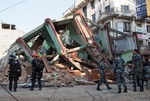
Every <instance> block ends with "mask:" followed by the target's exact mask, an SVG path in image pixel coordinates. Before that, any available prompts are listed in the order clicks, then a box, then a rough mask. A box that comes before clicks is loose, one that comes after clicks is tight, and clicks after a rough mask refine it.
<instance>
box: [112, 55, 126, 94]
mask: <svg viewBox="0 0 150 101" xmlns="http://www.w3.org/2000/svg"><path fill="white" fill-rule="evenodd" d="M116 55H117V57H116V58H115V59H114V61H113V66H114V74H115V76H116V81H117V84H118V92H117V93H121V92H122V91H121V84H122V85H123V86H124V91H123V92H127V86H126V82H125V78H124V75H123V74H124V67H125V66H124V60H123V59H122V58H121V54H120V53H117V54H116Z"/></svg>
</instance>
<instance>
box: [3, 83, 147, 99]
mask: <svg viewBox="0 0 150 101" xmlns="http://www.w3.org/2000/svg"><path fill="white" fill-rule="evenodd" d="M111 87H112V88H113V89H112V90H110V91H108V90H106V87H105V85H102V87H101V88H102V89H103V90H102V91H96V90H95V88H96V85H91V86H75V87H62V88H58V89H55V88H53V87H50V88H43V90H42V91H39V90H38V89H35V91H29V89H22V88H21V89H18V92H12V94H13V95H14V96H15V97H16V98H17V99H18V100H19V101H150V90H145V91H144V92H139V91H137V92H133V91H132V89H133V88H132V85H131V84H128V93H121V94H117V93H116V92H117V85H114V84H112V85H111ZM0 101H16V100H14V99H13V98H12V97H10V95H8V93H6V91H4V90H3V89H2V88H1V89H0Z"/></svg>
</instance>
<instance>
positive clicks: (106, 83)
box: [97, 63, 112, 90]
mask: <svg viewBox="0 0 150 101" xmlns="http://www.w3.org/2000/svg"><path fill="white" fill-rule="evenodd" d="M99 73H100V76H101V77H100V80H99V82H98V84H97V90H101V89H100V86H101V85H102V83H104V84H105V85H106V86H107V89H108V90H110V89H112V88H111V87H109V85H108V82H107V80H106V76H105V73H104V67H103V64H102V63H100V65H99Z"/></svg>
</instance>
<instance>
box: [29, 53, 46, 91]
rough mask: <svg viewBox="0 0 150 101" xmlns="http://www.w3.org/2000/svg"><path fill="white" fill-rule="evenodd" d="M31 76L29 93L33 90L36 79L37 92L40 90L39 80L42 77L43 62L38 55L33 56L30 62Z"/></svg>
mask: <svg viewBox="0 0 150 101" xmlns="http://www.w3.org/2000/svg"><path fill="white" fill-rule="evenodd" d="M31 64H32V75H31V81H32V85H31V89H30V90H31V91H33V90H34V87H35V82H36V79H37V80H38V85H39V90H42V83H41V78H42V75H43V68H44V64H43V61H42V60H40V59H39V56H38V54H36V53H35V54H33V60H32V63H31Z"/></svg>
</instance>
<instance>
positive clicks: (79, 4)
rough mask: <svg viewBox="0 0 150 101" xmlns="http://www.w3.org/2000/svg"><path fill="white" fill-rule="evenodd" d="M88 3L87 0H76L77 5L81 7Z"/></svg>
mask: <svg viewBox="0 0 150 101" xmlns="http://www.w3.org/2000/svg"><path fill="white" fill-rule="evenodd" d="M86 4H87V2H86V1H85V0H76V1H75V6H76V7H79V8H81V7H83V6H84V5H86Z"/></svg>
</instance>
